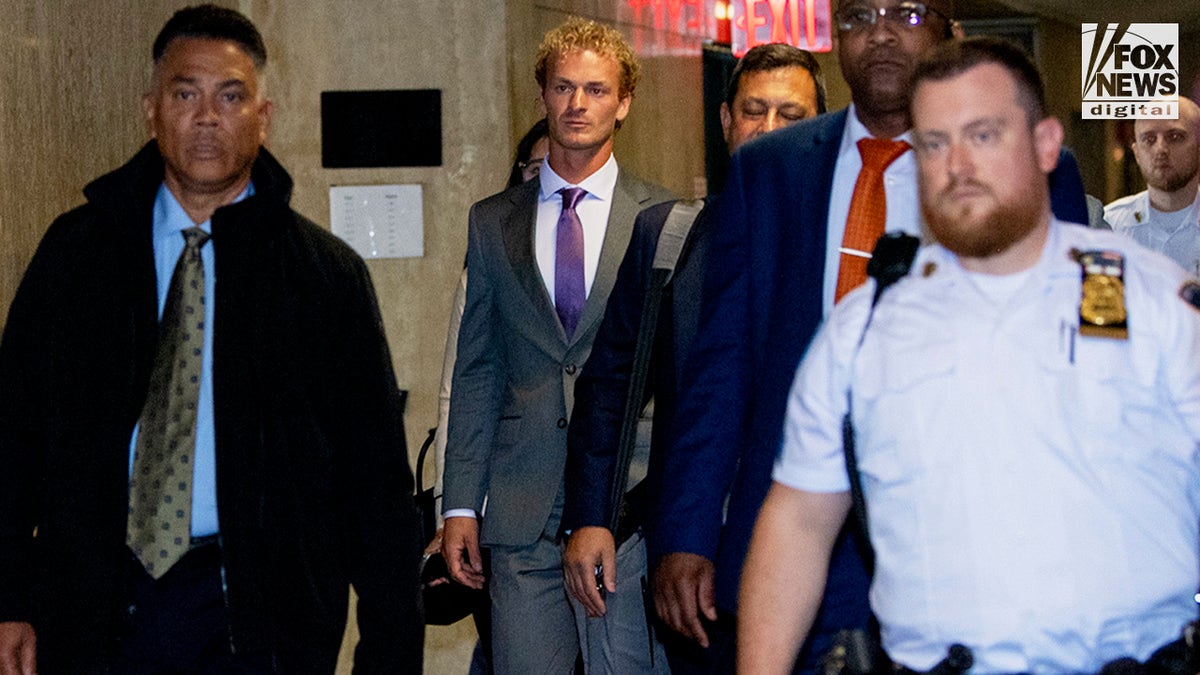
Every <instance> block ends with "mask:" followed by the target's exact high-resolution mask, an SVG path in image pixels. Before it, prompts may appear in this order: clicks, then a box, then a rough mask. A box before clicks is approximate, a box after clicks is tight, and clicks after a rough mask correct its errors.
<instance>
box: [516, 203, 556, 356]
mask: <svg viewBox="0 0 1200 675" xmlns="http://www.w3.org/2000/svg"><path fill="white" fill-rule="evenodd" d="M539 189H540V184H539V183H538V181H536V180H531V181H527V182H526V183H525V184H523V185H521V186H520V187H518V188H515V189H513V190H511V191H510V193H509V198H510V199H511V201H512V207H511V209H510V210H509V212H508V217H507V218H506V219H505V221H504V225H503V238H504V252H505V255H506V256H507V257H508V262H509V264H510V265H511V266H512V271H513V274H514V275H515V276H516V277H517V283H519V284H520V285H521V289H522V290H523V291H524V292H525V294H526V295H527V296H528V297H529V302H530V303H532V304H533V306H534V308H535V310H536V311H538V312H539V313H540V314H542V315H543V316H546V317H548V319H549V320H550V321H551V322H553V324H554V325H556V326H558V333H559V334H560V335H561V334H562V332H563V331H562V326H561V324H560V323H559V320H558V313H557V312H555V311H554V303H552V302H550V294H549V293H548V292H546V284H545V282H544V281H543V280H542V275H541V272H539V271H538V265H537V258H536V257H535V255H534V241H533V238H534V231H535V230H536V229H537V209H538V191H539Z"/></svg>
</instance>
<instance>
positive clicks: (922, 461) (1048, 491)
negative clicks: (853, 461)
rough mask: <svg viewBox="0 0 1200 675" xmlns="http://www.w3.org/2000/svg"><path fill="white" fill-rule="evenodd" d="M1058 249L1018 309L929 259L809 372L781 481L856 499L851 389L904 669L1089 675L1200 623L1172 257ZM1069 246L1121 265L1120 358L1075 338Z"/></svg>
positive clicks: (935, 255)
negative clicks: (847, 420) (960, 652)
mask: <svg viewBox="0 0 1200 675" xmlns="http://www.w3.org/2000/svg"><path fill="white" fill-rule="evenodd" d="M1050 232H1051V233H1050V236H1049V240H1048V242H1047V247H1046V249H1045V251H1046V252H1044V253H1043V255H1042V259H1041V261H1040V262H1039V263H1038V264H1037V265H1036V266H1035V267H1034V268H1033V269H1032V270H1031V271H1030V272H1029V273H1028V274H1027V276H1026V277H1025V279H1024V282H1023V283H1022V285H1021V286H1020V288H1018V289H1016V290H1015V292H1013V291H1012V289H1003V288H999V289H991V291H993V292H990V293H984V292H981V290H980V288H979V286H978V285H977V282H978V281H979V280H977V279H973V278H972V275H969V274H967V273H966V272H964V271H963V270H962V268H961V267H959V265H958V263H957V260H956V258H955V257H954V256H953V255H952V254H950V253H949V252H948V251H946V250H945V249H942V248H940V247H937V246H931V247H927V248H925V249H923V250H922V252H921V254H920V255H919V256H918V259H917V261H916V263H915V264H914V266H913V273H912V274H910V276H908V277H906V278H905V279H903V280H901V281H900V282H898V283H897V284H896V285H895V286H894V287H893V288H891V289H889V290H888V291H887V292H886V293H885V294H884V295H883V298H882V300H881V301H880V303H879V306H878V307H877V309H876V312H875V318H874V319H873V320H872V323H871V327H870V330H869V331H868V332H867V334H866V337H865V339H864V341H863V343H862V347H861V351H859V353H858V355H857V357H854V358H852V353H853V351H854V347H855V345H856V344H857V343H858V341H859V337H860V335H861V334H862V327H863V323H864V320H865V317H866V313H867V310H868V307H869V305H870V293H871V292H873V282H869V283H868V284H867V285H866V286H864V287H863V288H862V289H858V290H857V291H856V292H854V293H853V294H851V295H849V296H847V297H846V298H845V299H844V300H843V301H842V303H840V304H839V305H838V307H837V308H835V309H834V311H833V313H832V315H831V316H830V318H829V320H828V322H827V323H826V324H825V325H824V326H823V327H822V329H821V331H820V332H819V334H818V336H817V337H816V339H815V340H814V342H813V344H812V346H811V348H810V350H809V352H808V354H807V356H806V358H805V359H804V361H803V363H802V364H801V367H800V369H799V370H798V372H797V375H796V381H795V383H794V386H793V388H792V392H791V394H790V397H789V401H788V409H787V421H786V427H785V430H784V447H783V452H782V455H781V457H780V459H779V460H778V462H777V464H776V467H775V474H774V477H775V480H777V481H779V482H780V483H783V484H785V485H788V486H791V487H794V488H798V489H802V490H807V491H811V492H840V491H846V490H848V489H849V482H848V480H847V477H846V469H845V463H844V460H843V455H842V438H841V434H840V431H841V419H842V415H843V413H844V412H845V410H846V408H847V389H848V386H849V382H851V379H852V381H853V382H854V385H853V386H854V391H853V395H854V423H855V427H856V429H857V433H858V437H857V440H858V458H859V464H860V469H861V472H862V476H863V485H864V492H865V494H866V500H867V507H868V513H869V518H870V530H871V540H872V542H873V543H874V546H875V550H876V554H877V563H876V572H875V578H874V583H873V586H872V589H871V596H870V597H871V605H872V607H873V609H874V610H875V612H876V613H877V615H878V617H879V619H880V621H881V624H882V626H883V640H884V646H885V648H886V650H887V652H888V653H889V654H890V655H891V656H892V657H893V658H894V659H896V660H897V661H898V662H900V663H903V664H904V665H906V666H908V667H910V668H915V669H918V670H924V669H928V668H930V667H932V666H933V665H934V664H935V663H937V662H938V661H940V660H941V659H942V658H943V657H944V656H945V654H946V649H947V647H948V646H949V645H950V644H952V643H954V642H961V643H963V644H965V645H967V646H968V647H970V648H971V649H972V650H973V651H974V653H975V664H976V668H975V670H974V671H973V672H981V673H986V672H1038V673H1041V672H1096V671H1097V670H1098V669H1099V668H1100V666H1101V665H1102V664H1104V663H1105V662H1106V661H1108V660H1111V659H1114V658H1118V657H1121V656H1125V655H1131V656H1134V657H1136V658H1138V659H1144V658H1146V657H1147V656H1149V654H1150V653H1151V652H1152V651H1153V650H1154V649H1155V648H1156V647H1158V646H1159V645H1161V644H1163V643H1165V642H1169V641H1171V640H1173V639H1175V638H1177V637H1178V636H1179V634H1180V632H1179V631H1180V628H1181V627H1182V625H1183V624H1184V623H1185V622H1187V621H1189V620H1191V619H1194V618H1196V613H1197V612H1196V604H1195V602H1194V600H1193V594H1194V593H1195V592H1196V586H1197V579H1198V562H1197V546H1198V544H1200V542H1198V541H1197V538H1198V536H1197V529H1198V528H1197V524H1198V523H1200V472H1198V470H1197V460H1198V456H1197V455H1198V451H1197V440H1198V439H1200V313H1198V312H1197V311H1196V310H1195V309H1193V308H1192V307H1191V306H1189V305H1188V304H1186V303H1185V302H1183V301H1182V300H1181V299H1180V298H1179V297H1178V295H1177V291H1178V289H1179V288H1180V286H1181V284H1182V283H1183V282H1184V281H1185V277H1184V275H1183V273H1182V272H1181V271H1180V270H1179V269H1178V268H1177V267H1176V266H1175V265H1172V264H1170V263H1169V262H1168V261H1167V260H1166V259H1165V258H1163V257H1161V256H1159V255H1157V254H1154V253H1151V252H1149V251H1145V250H1144V249H1141V248H1139V247H1136V246H1131V245H1130V244H1129V241H1128V240H1127V239H1124V238H1122V237H1120V236H1119V235H1115V234H1113V233H1111V232H1102V231H1096V230H1089V229H1086V228H1084V227H1079V226H1074V225H1062V224H1060V223H1058V222H1055V223H1054V224H1053V225H1052V226H1051V231H1050ZM1072 248H1077V249H1080V250H1091V249H1108V250H1118V251H1121V252H1123V253H1124V255H1125V261H1126V269H1125V281H1126V295H1125V297H1126V301H1127V307H1128V312H1129V330H1130V335H1129V339H1127V340H1116V339H1108V338H1098V337H1084V336H1080V335H1078V333H1077V326H1078V323H1079V316H1078V311H1079V309H1078V308H1079V300H1080V292H1081V290H1080V289H1081V281H1080V280H1081V273H1080V267H1079V264H1078V263H1077V262H1075V261H1073V260H1071V259H1070V258H1069V257H1068V251H1069V250H1070V249H1072ZM929 265H932V266H933V267H932V271H931V272H930V273H929V275H928V276H925V275H924V272H925V271H926V270H928V269H930V268H929V267H928V266H929ZM975 276H980V275H975ZM984 280H985V281H987V280H990V281H998V282H1000V283H999V286H1003V285H1004V283H1005V282H1007V281H1008V279H1004V278H1000V277H991V278H990V279H987V278H985V279H984ZM989 285H992V284H989ZM1006 291H1007V292H1006ZM992 298H1004V299H1003V300H1000V301H999V302H1000V303H1001V304H999V305H997V304H996V302H995V301H993V300H992Z"/></svg>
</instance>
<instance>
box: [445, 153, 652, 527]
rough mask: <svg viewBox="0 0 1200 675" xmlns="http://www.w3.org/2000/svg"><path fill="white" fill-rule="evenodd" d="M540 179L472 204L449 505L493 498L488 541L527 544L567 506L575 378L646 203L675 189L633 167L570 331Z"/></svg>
mask: <svg viewBox="0 0 1200 675" xmlns="http://www.w3.org/2000/svg"><path fill="white" fill-rule="evenodd" d="M538 189H539V184H538V181H536V180H534V181H529V182H527V183H525V184H524V185H520V186H517V187H515V188H512V189H510V190H507V191H505V192H502V193H500V194H498V195H495V196H493V197H489V198H487V199H485V200H483V201H481V202H478V203H476V204H475V205H474V206H473V207H471V216H470V225H469V232H468V243H467V268H468V269H469V270H470V277H471V280H470V283H469V284H467V299H466V308H465V310H464V312H463V319H462V326H461V327H460V329H459V336H458V361H457V362H456V363H455V366H454V381H453V386H452V387H451V393H450V422H449V428H448V430H447V441H446V470H445V484H444V492H443V493H442V508H443V511H448V510H450V509H475V510H476V511H480V510H481V509H482V508H483V501H484V497H485V496H486V497H487V500H488V501H487V514H486V517H485V518H484V523H483V531H482V533H481V536H480V541H481V543H483V544H484V545H501V546H526V545H529V544H532V543H533V542H535V541H536V540H537V538H538V536H539V535H541V534H542V532H544V531H545V532H551V533H552V532H554V531H556V530H557V528H558V521H559V518H560V517H561V511H562V484H563V474H564V469H565V465H566V457H567V424H568V418H569V416H570V411H571V407H572V405H573V403H574V388H575V377H576V376H577V375H578V373H579V370H580V368H581V367H582V366H583V363H584V361H586V360H587V357H588V354H589V353H590V352H591V348H592V340H593V339H594V338H595V335H596V331H597V329H598V327H599V325H600V319H601V318H603V315H604V308H605V305H606V304H607V302H608V295H609V292H610V291H611V290H612V286H613V282H614V280H615V279H616V276H617V268H618V266H619V265H620V262H621V258H622V256H623V255H624V253H625V248H626V246H627V245H628V243H629V237H630V233H631V232H632V230H633V221H634V218H635V217H636V216H637V214H638V211H640V210H642V209H643V208H646V207H647V206H650V205H652V204H655V203H658V202H660V201H665V200H667V199H670V198H671V195H670V194H669V193H668V192H667V191H666V190H664V189H663V188H661V187H657V186H654V185H650V184H648V183H645V182H642V181H640V180H638V179H636V178H634V177H632V176H630V175H629V174H627V173H626V172H624V171H621V172H620V173H619V174H618V178H617V185H616V189H615V190H614V192H613V203H612V209H611V211H610V213H609V218H608V229H607V231H606V233H605V235H604V247H603V249H602V250H601V253H600V264H599V267H598V269H597V270H596V278H595V280H594V281H593V283H592V289H591V292H590V293H589V294H588V298H587V302H586V303H585V304H584V308H583V314H582V316H581V317H580V320H579V326H578V327H577V328H576V330H575V335H574V336H573V337H572V338H571V339H570V340H568V339H567V337H566V333H565V332H564V330H563V328H562V324H561V323H560V322H559V319H558V315H557V313H555V311H554V305H553V303H552V302H551V301H550V295H549V293H547V291H546V287H545V284H544V283H543V281H542V277H541V274H540V273H539V271H538V267H537V261H536V259H535V257H534V241H533V240H534V236H533V233H534V228H535V222H536V214H537V196H538Z"/></svg>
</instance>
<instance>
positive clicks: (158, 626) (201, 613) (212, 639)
mask: <svg viewBox="0 0 1200 675" xmlns="http://www.w3.org/2000/svg"><path fill="white" fill-rule="evenodd" d="M129 565H130V569H129V578H130V580H131V583H130V594H129V624H128V626H127V627H126V630H125V631H124V633H123V635H122V636H121V641H120V647H119V649H118V650H117V657H116V659H115V662H114V667H113V672H115V673H121V674H122V675H159V674H162V675H167V674H171V675H176V674H178V675H183V674H185V673H186V674H188V675H201V674H203V675H209V674H212V675H217V674H218V673H222V674H226V673H227V674H239V673H241V674H249V673H262V672H269V670H270V669H269V667H264V664H257V665H253V664H251V663H249V662H248V659H247V658H246V657H245V655H236V654H234V653H233V647H232V638H231V634H230V631H229V621H228V616H227V614H226V608H225V595H224V592H223V590H222V583H221V551H220V547H219V546H218V545H217V544H216V543H215V542H214V543H209V544H206V545H203V546H199V547H197V548H193V549H192V550H191V551H189V552H188V553H187V554H186V555H185V556H184V557H183V558H181V559H180V560H179V562H177V563H175V565H174V566H173V567H172V568H171V569H170V570H168V571H167V573H166V574H164V575H163V576H162V577H161V578H160V579H157V580H155V579H153V578H152V577H150V575H149V574H147V573H146V570H145V569H144V568H143V567H142V565H141V563H139V562H138V561H137V559H136V558H134V557H133V555H132V554H130V556H129Z"/></svg>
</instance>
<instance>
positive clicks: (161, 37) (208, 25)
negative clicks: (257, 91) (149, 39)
mask: <svg viewBox="0 0 1200 675" xmlns="http://www.w3.org/2000/svg"><path fill="white" fill-rule="evenodd" d="M176 38H202V39H209V40H229V41H230V42H234V43H236V44H237V45H238V46H239V47H241V48H242V51H244V52H246V54H247V55H249V57H250V59H251V60H253V61H254V67H255V68H257V69H259V70H262V68H263V67H264V66H266V65H267V48H266V46H265V45H264V44H263V39H262V35H260V34H259V32H258V29H257V28H255V27H254V24H253V23H251V22H250V19H247V18H246V17H245V16H244V15H243V14H242V13H240V12H237V11H234V10H232V9H229V8H226V7H218V6H216V5H208V4H205V5H195V6H193V7H184V8H183V9H181V10H179V11H178V12H175V14H174V15H173V16H172V17H171V18H170V19H169V20H167V23H166V24H165V25H164V26H163V27H162V30H161V31H159V33H158V37H157V38H155V39H154V47H153V48H152V49H151V55H152V56H153V57H154V63H156V64H157V63H158V62H159V61H161V60H162V57H163V53H164V52H166V51H167V45H169V44H171V41H172V40H175V39H176Z"/></svg>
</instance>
